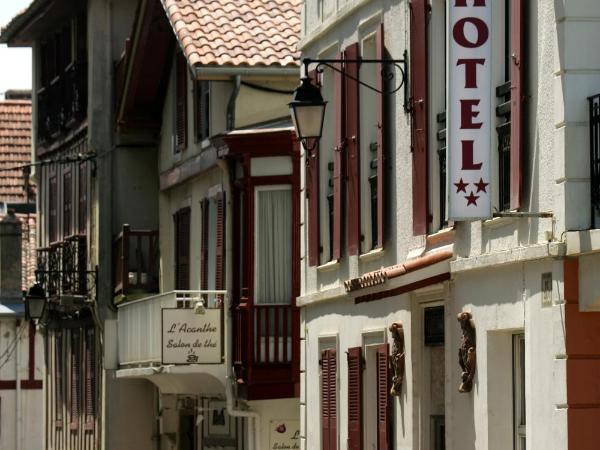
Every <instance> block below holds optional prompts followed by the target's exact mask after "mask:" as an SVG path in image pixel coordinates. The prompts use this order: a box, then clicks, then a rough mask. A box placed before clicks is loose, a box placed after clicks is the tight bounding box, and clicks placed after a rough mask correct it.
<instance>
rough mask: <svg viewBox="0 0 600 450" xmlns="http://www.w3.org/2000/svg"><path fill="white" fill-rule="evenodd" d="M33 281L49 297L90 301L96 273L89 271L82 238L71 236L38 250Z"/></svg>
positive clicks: (85, 246) (84, 239) (85, 248)
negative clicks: (87, 299) (88, 299)
mask: <svg viewBox="0 0 600 450" xmlns="http://www.w3.org/2000/svg"><path fill="white" fill-rule="evenodd" d="M35 277H36V282H37V283H39V284H40V285H41V286H42V287H43V288H44V291H45V292H46V294H47V295H48V297H49V298H55V299H60V298H61V297H65V296H77V297H83V298H93V297H94V295H95V289H96V271H95V270H90V269H89V268H88V262H87V241H86V237H85V236H72V237H69V238H67V239H65V240H64V241H62V242H59V243H57V244H54V245H52V246H50V247H46V248H41V249H38V251H37V268H36V271H35Z"/></svg>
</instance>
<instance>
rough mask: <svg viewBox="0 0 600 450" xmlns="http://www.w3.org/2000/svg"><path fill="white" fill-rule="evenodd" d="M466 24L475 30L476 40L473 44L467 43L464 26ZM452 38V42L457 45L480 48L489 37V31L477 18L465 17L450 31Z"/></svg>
mask: <svg viewBox="0 0 600 450" xmlns="http://www.w3.org/2000/svg"><path fill="white" fill-rule="evenodd" d="M467 22H470V23H472V24H473V25H474V26H475V28H477V40H476V41H475V42H471V41H469V40H468V39H467V37H466V36H465V24H466V23H467ZM452 36H454V40H455V41H456V42H457V43H458V45H461V46H463V47H466V48H476V47H481V46H482V45H483V44H485V43H486V42H487V40H488V38H489V37H490V30H489V29H488V26H487V25H486V23H485V22H484V21H483V20H481V19H479V18H477V17H465V18H464V19H460V20H459V21H458V22H456V24H455V25H454V29H453V30H452Z"/></svg>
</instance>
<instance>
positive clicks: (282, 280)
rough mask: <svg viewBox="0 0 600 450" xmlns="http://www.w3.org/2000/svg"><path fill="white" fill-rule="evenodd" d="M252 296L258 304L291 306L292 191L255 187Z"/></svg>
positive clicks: (275, 187) (287, 188) (274, 187)
mask: <svg viewBox="0 0 600 450" xmlns="http://www.w3.org/2000/svg"><path fill="white" fill-rule="evenodd" d="M255 199H256V200H255V201H256V205H255V214H256V216H255V233H256V240H255V252H256V253H255V267H256V268H260V270H255V287H254V290H255V294H254V301H255V304H258V305H266V304H280V305H289V304H291V303H292V267H293V261H292V246H293V245H292V243H293V241H292V231H293V230H292V189H291V186H268V187H266V186H265V187H258V188H257V189H256V197H255Z"/></svg>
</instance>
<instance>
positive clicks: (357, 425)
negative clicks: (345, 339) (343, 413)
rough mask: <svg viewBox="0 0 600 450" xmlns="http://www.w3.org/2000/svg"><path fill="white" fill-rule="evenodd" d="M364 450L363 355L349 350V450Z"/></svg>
mask: <svg viewBox="0 0 600 450" xmlns="http://www.w3.org/2000/svg"><path fill="white" fill-rule="evenodd" d="M361 449H362V354H361V348H360V347H355V348H349V349H348V450H361Z"/></svg>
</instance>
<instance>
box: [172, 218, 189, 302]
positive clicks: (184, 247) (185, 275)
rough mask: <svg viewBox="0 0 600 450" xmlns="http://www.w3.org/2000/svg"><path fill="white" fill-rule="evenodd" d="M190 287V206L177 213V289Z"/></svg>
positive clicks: (182, 289)
mask: <svg viewBox="0 0 600 450" xmlns="http://www.w3.org/2000/svg"><path fill="white" fill-rule="evenodd" d="M189 288H190V208H184V209H181V210H180V211H178V212H177V213H176V214H175V289H176V290H181V291H187V290H189Z"/></svg>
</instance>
